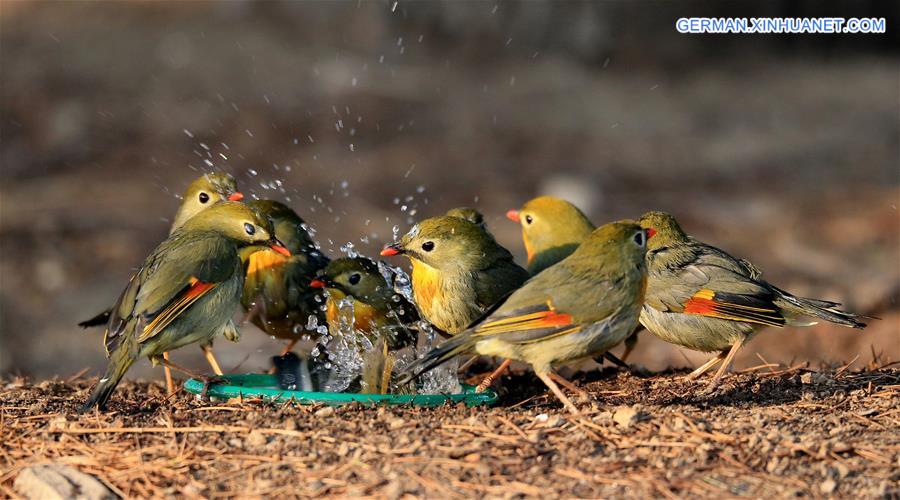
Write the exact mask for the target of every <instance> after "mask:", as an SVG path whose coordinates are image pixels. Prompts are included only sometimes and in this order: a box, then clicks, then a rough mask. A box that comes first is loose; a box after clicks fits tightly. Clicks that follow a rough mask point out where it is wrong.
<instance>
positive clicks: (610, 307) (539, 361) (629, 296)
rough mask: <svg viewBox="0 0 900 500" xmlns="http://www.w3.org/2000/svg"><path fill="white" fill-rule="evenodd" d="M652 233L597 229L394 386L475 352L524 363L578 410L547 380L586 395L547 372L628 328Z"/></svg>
mask: <svg viewBox="0 0 900 500" xmlns="http://www.w3.org/2000/svg"><path fill="white" fill-rule="evenodd" d="M652 236H653V230H652V229H641V227H640V226H638V225H637V224H636V223H634V222H632V221H620V222H613V223H610V224H606V225H604V226H602V227H600V228H598V229H596V230H595V231H594V232H593V233H591V235H590V236H588V238H587V239H585V240H584V242H582V244H581V245H580V246H579V247H578V248H577V249H576V250H575V252H573V253H572V254H571V255H569V256H568V257H566V258H565V259H563V260H562V261H560V262H559V263H558V264H556V265H554V266H551V267H549V268H547V269H545V270H544V271H542V272H541V273H539V274H537V275H536V276H535V277H533V278H532V279H530V280H529V281H528V282H527V283H526V284H525V285H524V286H522V287H521V288H519V289H518V290H516V291H515V292H513V293H512V295H510V296H509V297H508V298H507V299H506V300H505V301H503V302H502V303H501V304H500V305H499V306H498V307H497V308H496V310H494V311H493V312H491V313H490V314H489V315H487V317H485V318H483V319H482V320H480V321H479V322H478V323H477V324H476V325H474V326H473V327H472V328H470V329H468V330H466V331H464V332H462V333H459V334H457V335H455V336H454V337H452V338H450V339H448V340H446V341H445V342H444V343H443V344H441V345H440V346H438V347H437V348H435V349H433V350H431V351H430V352H429V353H427V354H426V355H425V356H424V357H423V358H421V359H419V360H417V361H416V362H414V363H413V364H412V365H410V367H408V368H407V370H406V374H407V375H406V376H405V377H404V378H403V379H402V380H400V383H403V382H405V381H406V380H407V379H410V378H414V377H417V376H418V375H420V374H421V373H423V372H425V371H427V370H430V369H432V368H434V367H435V366H437V365H439V364H441V363H443V362H445V361H447V360H448V359H451V358H453V357H454V356H456V355H458V354H461V353H463V352H468V351H474V352H476V353H478V354H482V355H487V356H501V357H504V358H509V359H514V360H519V361H524V362H526V363H529V364H530V365H531V366H532V368H533V369H534V371H535V373H536V374H537V376H538V377H539V378H540V379H541V380H542V381H543V382H544V383H545V384H546V385H547V387H549V388H550V390H552V391H553V393H554V394H555V395H556V396H557V397H558V398H559V399H560V400H561V401H562V402H563V404H564V405H565V406H566V408H568V409H569V411H571V412H573V413H576V414H577V413H578V410H577V408H576V407H575V405H573V404H572V402H571V401H569V399H568V398H567V397H566V395H565V394H563V393H562V391H561V390H560V389H559V387H558V386H557V385H556V383H555V382H554V380H555V381H557V382H559V383H561V384H562V385H563V386H565V387H566V388H568V389H570V390H572V391H574V392H577V393H579V394H581V395H583V396H587V394H586V393H585V392H584V391H582V390H580V389H578V388H576V387H575V386H574V385H572V384H571V383H569V382H567V381H565V380H564V379H562V378H561V377H559V376H558V375H556V374H555V373H554V372H553V371H552V370H553V368H554V367H555V366H557V365H560V364H564V363H567V362H569V361H574V360H577V359H580V358H584V357H587V356H596V355H599V354H601V353H603V352H605V351H607V350H608V349H610V348H611V347H613V346H615V345H616V344H618V343H619V342H621V341H622V340H624V339H625V337H627V336H628V335H629V334H630V333H631V332H632V331H633V330H634V329H635V327H636V326H637V324H638V316H639V315H640V311H641V304H642V303H643V299H644V288H645V286H646V280H647V275H646V264H645V261H644V255H645V253H646V250H647V246H646V245H647V240H648V239H649V238H651V237H652Z"/></svg>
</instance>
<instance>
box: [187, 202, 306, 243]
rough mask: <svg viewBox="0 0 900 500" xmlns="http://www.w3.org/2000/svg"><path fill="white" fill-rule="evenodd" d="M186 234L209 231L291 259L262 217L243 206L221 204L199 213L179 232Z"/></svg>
mask: <svg viewBox="0 0 900 500" xmlns="http://www.w3.org/2000/svg"><path fill="white" fill-rule="evenodd" d="M181 229H182V230H186V231H211V232H215V233H218V234H220V235H222V236H224V237H226V238H229V239H231V240H233V241H235V242H237V243H238V245H239V246H242V247H249V246H265V247H269V248H271V249H272V250H274V251H276V252H278V253H280V254H282V255H285V256H288V257H289V256H290V255H291V252H290V250H288V249H287V248H285V246H284V243H282V242H281V241H280V240H279V239H278V238H277V237H275V234H274V231H273V229H272V222H271V221H270V220H269V218H268V217H266V216H265V215H264V214H262V213H260V212H258V211H256V210H253V209H252V208H250V207H248V206H247V205H245V204H243V203H238V202H234V201H222V202H219V203H216V204H215V205H213V206H211V207H209V208H208V209H206V210H203V211H202V212H200V213H198V214H197V215H195V216H194V217H192V218H191V219H189V220H188V221H187V222H186V223H185V224H184V226H182V228H181Z"/></svg>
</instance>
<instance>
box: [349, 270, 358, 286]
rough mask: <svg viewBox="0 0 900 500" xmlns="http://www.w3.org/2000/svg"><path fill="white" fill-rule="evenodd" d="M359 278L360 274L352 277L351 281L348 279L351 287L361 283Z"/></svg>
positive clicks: (354, 274)
mask: <svg viewBox="0 0 900 500" xmlns="http://www.w3.org/2000/svg"><path fill="white" fill-rule="evenodd" d="M359 278H360V276H359V273H353V274H351V275H350V279H348V280H347V281H349V282H350V284H351V285H355V284H357V283H359Z"/></svg>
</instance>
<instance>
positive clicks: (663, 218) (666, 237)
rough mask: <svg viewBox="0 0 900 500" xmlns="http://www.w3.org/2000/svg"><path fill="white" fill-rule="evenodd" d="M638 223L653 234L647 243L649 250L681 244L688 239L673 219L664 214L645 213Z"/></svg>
mask: <svg viewBox="0 0 900 500" xmlns="http://www.w3.org/2000/svg"><path fill="white" fill-rule="evenodd" d="M638 223H640V225H641V227H643V228H645V229H648V230H652V231H653V233H654V237H653V239H652V240H650V242H649V243H648V246H649V248H650V250H656V249H657V248H661V247H664V246H669V245H671V244H672V243H678V242H683V241H686V240H687V238H688V236H687V234H686V233H685V232H684V230H683V229H681V226H680V225H678V221H676V220H675V217H672V216H671V215H669V214H667V213H666V212H647V213H645V214H644V215H642V216H641V218H640V219H639V220H638Z"/></svg>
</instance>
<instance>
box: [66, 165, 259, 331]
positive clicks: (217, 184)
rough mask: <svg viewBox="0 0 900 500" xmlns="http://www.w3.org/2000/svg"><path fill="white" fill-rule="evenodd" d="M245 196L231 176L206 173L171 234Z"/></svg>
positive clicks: (188, 193)
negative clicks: (203, 213) (207, 211)
mask: <svg viewBox="0 0 900 500" xmlns="http://www.w3.org/2000/svg"><path fill="white" fill-rule="evenodd" d="M242 197H243V195H241V194H240V192H239V191H238V189H237V181H235V180H234V177H232V176H231V175H229V174H225V173H206V174H203V175H201V176H200V177H198V178H196V179H194V181H193V182H191V183H190V184H189V185H188V187H187V189H186V190H185V191H184V195H183V196H182V198H181V199H182V201H181V205H180V206H179V207H178V211H177V212H176V213H175V219H174V220H173V221H172V226H171V227H170V228H169V234H172V233H174V232H175V230H176V229H178V228H180V227H181V226H183V225H184V223H185V222H187V221H188V219H190V218H191V217H193V216H195V215H197V214H198V213H200V212H201V211H203V210H205V209H207V208H209V207H211V206H212V205H214V204H216V203H217V202H219V201H223V200H229V199H240V198H242ZM109 313H110V310H109V309H107V310H106V311H103V312H102V313H100V314H97V315H96V316H94V317H92V318H91V319H88V320H85V321H82V322H81V323H78V326H80V327H82V328H88V327H92V326H102V325H105V324H106V323H107V321H109Z"/></svg>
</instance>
